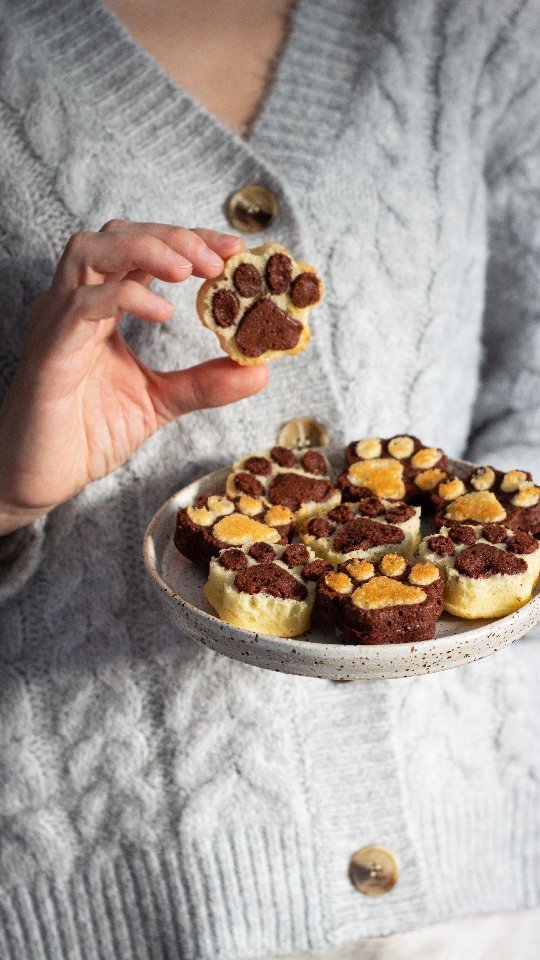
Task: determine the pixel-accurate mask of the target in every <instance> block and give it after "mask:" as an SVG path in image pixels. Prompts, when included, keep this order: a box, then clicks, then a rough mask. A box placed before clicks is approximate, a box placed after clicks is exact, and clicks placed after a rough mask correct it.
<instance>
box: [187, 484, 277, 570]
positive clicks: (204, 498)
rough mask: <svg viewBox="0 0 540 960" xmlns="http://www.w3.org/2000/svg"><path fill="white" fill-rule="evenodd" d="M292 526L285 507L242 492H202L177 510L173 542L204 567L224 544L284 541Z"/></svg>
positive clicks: (229, 545)
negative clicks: (234, 493)
mask: <svg viewBox="0 0 540 960" xmlns="http://www.w3.org/2000/svg"><path fill="white" fill-rule="evenodd" d="M294 528H295V524H294V518H293V515H292V513H291V511H290V510H288V509H287V508H286V507H272V505H271V504H269V503H267V502H266V501H265V500H263V499H261V498H258V497H250V496H246V495H245V494H241V495H240V496H237V497H233V498H229V497H222V496H218V495H217V494H208V493H204V494H201V496H200V497H198V498H197V500H196V502H195V503H194V504H193V505H192V506H191V507H181V508H180V510H179V511H178V513H177V516H176V529H175V532H174V544H175V546H176V547H177V549H178V550H179V551H180V553H183V554H184V556H185V557H187V558H188V559H189V560H193V562H194V563H196V564H197V565H198V566H199V567H201V569H202V570H204V571H207V570H208V565H209V563H210V560H211V559H212V557H215V556H217V554H218V553H219V552H220V551H221V550H224V549H226V548H227V547H242V546H244V545H246V544H247V545H250V544H252V543H256V542H258V541H261V542H265V543H287V541H288V539H289V537H290V536H291V535H292V533H293V532H294Z"/></svg>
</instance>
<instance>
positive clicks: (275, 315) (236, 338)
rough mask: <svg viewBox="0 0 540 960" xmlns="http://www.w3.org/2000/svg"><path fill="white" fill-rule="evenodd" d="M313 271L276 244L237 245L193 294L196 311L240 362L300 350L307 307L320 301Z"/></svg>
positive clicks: (304, 337) (319, 286) (303, 343)
mask: <svg viewBox="0 0 540 960" xmlns="http://www.w3.org/2000/svg"><path fill="white" fill-rule="evenodd" d="M322 293H323V284H322V280H321V278H320V276H319V275H318V273H317V272H316V270H315V269H314V268H313V267H311V266H310V265H309V263H303V262H302V261H300V260H295V259H294V257H292V256H291V254H290V253H289V251H288V250H287V249H286V248H285V247H282V246H281V245H280V244H279V243H265V244H263V245H262V246H261V247H255V248H254V249H252V250H242V251H241V252H240V253H237V254H235V255H234V256H232V257H230V258H229V259H228V260H227V261H226V262H225V269H224V271H223V273H222V274H221V276H219V277H217V279H215V280H206V281H205V282H204V283H203V285H202V286H201V288H200V290H199V293H198V296H197V312H198V314H199V317H200V319H201V321H202V323H203V324H204V325H205V327H208V328H209V329H210V330H213V332H214V333H215V334H216V336H217V337H218V339H219V342H220V344H221V346H222V347H223V349H224V350H225V352H226V353H228V354H229V356H230V357H232V359H233V360H236V362H237V363H240V364H243V365H249V364H257V363H266V361H267V360H273V359H274V358H275V357H281V356H283V355H284V354H291V355H293V354H296V353H300V352H301V351H302V350H304V349H305V347H306V346H307V344H308V342H309V339H310V336H311V334H310V330H309V325H308V320H309V312H310V310H311V309H312V308H313V307H314V306H315V305H316V304H317V303H319V301H320V300H321V297H322Z"/></svg>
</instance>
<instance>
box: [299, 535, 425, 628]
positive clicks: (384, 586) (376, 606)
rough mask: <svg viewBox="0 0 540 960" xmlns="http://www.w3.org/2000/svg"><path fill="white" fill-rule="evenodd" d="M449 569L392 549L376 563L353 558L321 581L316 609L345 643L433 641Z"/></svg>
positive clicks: (318, 585) (326, 574) (325, 575)
mask: <svg viewBox="0 0 540 960" xmlns="http://www.w3.org/2000/svg"><path fill="white" fill-rule="evenodd" d="M443 591H444V573H442V572H441V571H440V570H439V569H438V568H437V566H435V564H433V563H415V564H413V565H412V566H411V564H409V563H407V561H406V560H405V557H403V556H401V555H400V554H396V553H387V554H386V555H385V556H384V557H382V559H381V560H380V561H379V562H378V563H376V564H373V563H369V562H368V561H367V560H348V561H347V562H346V563H344V564H342V565H341V566H340V567H339V569H338V570H337V571H330V572H328V573H325V574H324V575H323V576H321V578H320V579H319V581H318V584H317V596H316V610H317V612H318V613H319V614H320V615H321V616H322V617H323V618H324V619H326V620H328V621H329V622H330V623H331V624H333V625H334V626H335V627H338V628H339V629H340V630H342V631H343V634H344V636H343V637H340V642H344V643H365V644H378V643H405V642H410V641H417V640H429V639H431V637H433V636H434V634H435V627H436V624H437V620H438V619H439V617H440V615H441V613H442V610H443Z"/></svg>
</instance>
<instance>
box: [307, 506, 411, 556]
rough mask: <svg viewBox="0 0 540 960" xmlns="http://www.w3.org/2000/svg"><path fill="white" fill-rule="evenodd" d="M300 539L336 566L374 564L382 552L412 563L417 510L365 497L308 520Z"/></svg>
mask: <svg viewBox="0 0 540 960" xmlns="http://www.w3.org/2000/svg"><path fill="white" fill-rule="evenodd" d="M300 537H301V540H302V541H303V542H304V543H305V544H306V546H308V547H310V548H311V550H313V551H314V553H316V554H317V556H318V557H322V558H323V559H324V560H328V561H330V563H333V564H335V565H337V564H339V563H344V562H345V561H346V560H350V559H353V558H358V559H364V560H369V561H371V563H376V562H377V561H378V560H380V559H381V557H382V556H383V555H384V554H385V553H400V554H403V555H404V556H405V557H408V559H409V560H412V558H413V555H414V553H415V551H416V550H417V548H418V544H419V543H420V508H419V507H413V506H410V504H407V503H399V502H398V503H392V502H391V501H389V500H384V501H383V500H379V498H378V497H365V498H364V499H362V500H359V501H358V502H357V503H342V504H340V505H339V506H337V507H333V509H332V510H329V511H328V513H326V514H324V516H318V517H313V518H312V519H311V520H308V522H307V525H306V527H305V529H304V530H303V532H302V533H301V534H300Z"/></svg>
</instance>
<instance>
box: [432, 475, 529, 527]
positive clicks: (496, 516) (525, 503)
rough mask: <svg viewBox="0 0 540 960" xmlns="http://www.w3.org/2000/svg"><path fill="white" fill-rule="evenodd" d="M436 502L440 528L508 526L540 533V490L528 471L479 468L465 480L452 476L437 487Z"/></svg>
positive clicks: (433, 498)
mask: <svg viewBox="0 0 540 960" xmlns="http://www.w3.org/2000/svg"><path fill="white" fill-rule="evenodd" d="M432 502H433V505H434V507H435V511H436V515H435V522H436V524H437V526H438V527H440V526H442V525H443V524H447V523H448V522H457V523H473V524H474V523H479V524H485V523H505V524H506V526H507V527H510V528H511V529H512V530H526V531H528V532H529V533H540V487H538V486H536V485H535V484H534V483H533V479H532V476H531V474H530V473H527V471H525V470H509V471H507V472H506V473H503V471H502V470H496V469H495V467H475V469H474V470H472V471H471V473H469V475H468V476H467V477H465V478H464V479H463V480H461V479H460V478H459V477H455V476H451V477H448V478H447V479H446V480H444V481H443V482H442V483H439V484H437V486H436V488H435V489H434V490H433V492H432Z"/></svg>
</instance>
